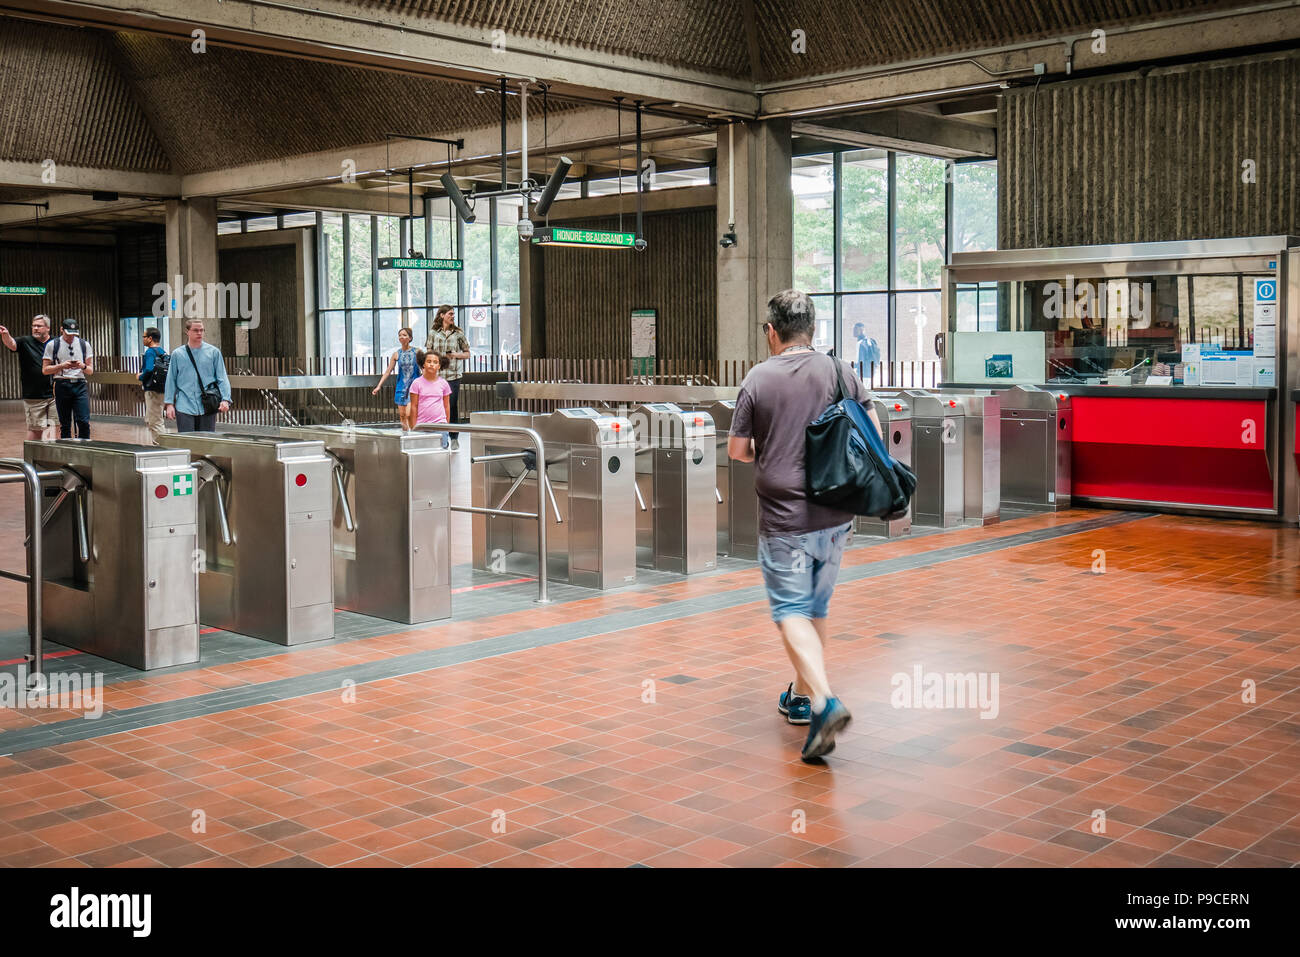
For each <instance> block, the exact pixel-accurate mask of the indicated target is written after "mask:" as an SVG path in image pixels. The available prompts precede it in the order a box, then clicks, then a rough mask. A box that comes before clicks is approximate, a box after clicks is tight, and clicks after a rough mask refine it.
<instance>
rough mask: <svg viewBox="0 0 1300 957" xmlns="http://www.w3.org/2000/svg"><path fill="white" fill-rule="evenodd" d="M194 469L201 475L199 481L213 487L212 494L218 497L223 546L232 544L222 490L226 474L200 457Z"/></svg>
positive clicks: (213, 463) (214, 464) (206, 459)
mask: <svg viewBox="0 0 1300 957" xmlns="http://www.w3.org/2000/svg"><path fill="white" fill-rule="evenodd" d="M194 468H195V469H196V470H197V471H198V473H199V481H200V482H201V483H202V484H204V485H209V484H210V485H211V486H212V492H213V494H214V495H216V497H217V519H218V520H219V522H220V524H221V544H222V545H229V544H230V541H231V539H230V518H229V517H228V516H227V515H226V496H225V493H223V492H222V490H221V482H222V479H224V478H225V473H223V472H222V471H221V469H220V468H218V467H217V463H216V462H213V461H212V460H211V459H209V458H207V457H200V458H197V459H195V460H194Z"/></svg>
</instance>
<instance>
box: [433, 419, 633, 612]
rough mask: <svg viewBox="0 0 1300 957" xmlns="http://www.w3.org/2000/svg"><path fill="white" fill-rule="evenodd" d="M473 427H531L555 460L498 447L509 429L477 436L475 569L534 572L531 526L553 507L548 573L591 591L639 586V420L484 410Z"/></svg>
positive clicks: (474, 443) (472, 445) (474, 462)
mask: <svg viewBox="0 0 1300 957" xmlns="http://www.w3.org/2000/svg"><path fill="white" fill-rule="evenodd" d="M470 424H471V425H472V426H476V427H483V428H489V427H491V428H493V429H506V430H507V433H506V434H508V433H509V432H510V431H513V432H514V433H515V434H518V433H519V432H520V431H521V430H525V429H526V430H529V431H531V432H534V433H535V434H537V435H538V436H539V437H540V438H541V439H543V440H544V441H545V449H546V454H547V458H546V459H545V460H540V459H539V458H538V457H537V456H536V455H534V454H533V453H532V452H531V451H523V452H520V451H515V450H512V449H511V448H509V447H508V446H506V445H503V444H501V443H500V442H498V438H499V436H500V435H502V433H495V434H494V433H492V432H489V433H485V434H483V435H482V436H481V437H473V438H472V439H471V443H470V448H471V458H470V461H471V463H472V465H473V480H472V501H473V503H474V505H475V506H476V514H475V517H474V567H475V568H479V569H483V570H487V571H495V572H502V573H505V572H511V571H520V570H524V569H529V570H531V568H532V567H533V564H534V563H535V562H537V556H538V554H539V553H538V552H536V551H534V550H533V549H532V545H533V543H534V542H535V541H536V538H535V537H534V536H533V535H530V534H529V529H528V527H527V522H526V520H527V519H531V518H533V517H535V515H536V514H537V513H538V512H540V510H541V509H542V508H544V507H545V505H546V504H547V503H549V505H550V508H551V514H552V516H553V520H552V521H551V522H548V523H547V539H546V543H547V552H546V554H547V559H548V561H547V565H548V572H549V574H551V575H554V576H556V577H561V578H564V579H565V580H567V581H568V582H569V584H572V585H581V586H583V587H586V588H616V587H618V586H620V585H626V584H630V583H632V582H633V581H635V580H636V562H635V554H636V553H635V550H634V549H635V537H634V528H635V524H634V520H633V516H632V512H633V510H634V509H635V507H636V506H635V505H634V504H633V503H634V500H635V494H636V486H635V478H634V448H635V447H634V441H635V439H634V432H633V429H632V424H631V422H629V421H628V420H627V419H625V418H622V417H620V416H615V415H606V414H602V413H600V412H597V411H596V410H594V409H589V408H578V409H558V410H556V411H555V412H552V413H549V414H533V413H529V412H476V413H474V414H473V415H472V416H471V417H470ZM422 428H423V427H422ZM447 431H450V429H448V430H447ZM471 436H473V432H471ZM507 505H508V506H511V508H510V509H507V508H506V506H507ZM491 506H495V507H494V508H493V507H491ZM519 509H523V510H529V509H533V510H537V511H522V512H520V511H518V510H519ZM539 564H540V563H539Z"/></svg>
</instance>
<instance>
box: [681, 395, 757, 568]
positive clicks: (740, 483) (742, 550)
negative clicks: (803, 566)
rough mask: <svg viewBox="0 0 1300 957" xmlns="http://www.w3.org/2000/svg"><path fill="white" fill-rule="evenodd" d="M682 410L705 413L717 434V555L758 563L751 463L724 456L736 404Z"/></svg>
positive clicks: (725, 402)
mask: <svg viewBox="0 0 1300 957" xmlns="http://www.w3.org/2000/svg"><path fill="white" fill-rule="evenodd" d="M685 408H686V409H687V410H688V411H693V410H696V409H698V410H700V411H703V412H706V413H708V415H709V417H710V418H711V419H713V427H714V429H715V430H716V431H715V437H716V440H717V441H716V442H715V443H714V444H715V446H716V447H717V452H716V453H715V454H716V456H717V468H718V474H717V480H716V481H715V483H714V484H715V486H716V487H717V489H718V495H719V496H720V497H721V499H722V501H720V502H718V554H719V555H730V556H731V557H732V558H743V559H746V560H748V561H758V492H757V491H755V489H754V463H753V462H733V461H731V457H730V456H729V455H727V442H728V441H729V440H730V438H731V418H732V416H733V415H735V412H736V400H735V399H718V400H716V401H713V402H705V403H699V404H693V405H690V406H686V407H685Z"/></svg>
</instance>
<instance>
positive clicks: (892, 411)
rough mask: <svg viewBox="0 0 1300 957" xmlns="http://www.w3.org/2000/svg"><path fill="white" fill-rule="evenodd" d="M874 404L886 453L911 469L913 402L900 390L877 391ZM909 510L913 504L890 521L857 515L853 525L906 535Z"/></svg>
mask: <svg viewBox="0 0 1300 957" xmlns="http://www.w3.org/2000/svg"><path fill="white" fill-rule="evenodd" d="M873 405H874V407H875V410H876V417H877V418H878V419H880V428H881V430H882V431H883V432H884V438H885V447H886V448H887V449H888V450H889V454H890V455H892V456H893V457H894V458H895V459H897V460H898V461H899V462H902V463H903V464H904V465H906V466H907V467H908V468H912V404H911V402H910V401H909V399H908V397H907V396H906V395H904V394H903V393H897V394H894V395H879V394H878V395H877V396H876V398H875V400H874V403H873ZM918 486H919V481H918ZM918 490H919V489H918ZM912 509H913V503H911V502H909V503H908V505H907V513H906V514H905V515H903V516H902V517H901V518H896V519H894V520H892V521H889V522H886V521H884V520H883V519H879V518H872V517H871V516H869V515H859V516H857V517H856V518H855V519H854V524H853V527H854V530H855V531H858V532H862V533H863V534H864V535H883V536H884V537H886V538H897V537H899V536H900V535H907V534H908V533H910V532H911V531H912Z"/></svg>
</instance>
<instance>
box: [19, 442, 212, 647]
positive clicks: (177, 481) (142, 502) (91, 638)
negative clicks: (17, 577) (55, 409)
mask: <svg viewBox="0 0 1300 957" xmlns="http://www.w3.org/2000/svg"><path fill="white" fill-rule="evenodd" d="M23 455H24V457H25V458H26V459H27V461H28V462H30V463H31V464H32V465H33V466H34V467H36V468H38V469H41V470H49V471H43V472H42V474H50V473H51V472H52V473H53V475H52V476H51V478H50V479H49V481H52V482H57V483H58V487H57V488H49V489H48V490H47V491H48V492H50V493H53V495H54V500H53V502H52V503H51V504H50V506H49V507H48V508H47V509H46V510H45V514H44V516H43V517H42V519H41V523H42V525H44V526H45V529H44V542H43V549H42V552H43V554H42V561H41V572H42V576H43V579H44V580H43V585H42V591H43V595H42V603H41V605H42V607H41V609H40V611H41V612H43V615H44V618H43V628H44V632H45V635H46V636H48V637H49V638H52V639H54V640H56V641H58V642H59V643H60V644H64V645H67V646H68V647H70V648H77V649H80V650H82V651H86V652H89V653H91V654H94V655H98V656H99V657H101V658H108V659H110V660H112V661H120V662H121V663H123V664H126V665H130V666H131V667H133V668H139V669H141V670H146V671H147V670H149V669H152V668H165V667H168V666H170V665H179V664H188V663H191V662H195V661H198V660H199V627H198V568H197V566H196V563H195V555H196V536H197V509H196V507H195V501H196V496H195V491H196V488H195V486H196V484H197V483H196V478H197V476H196V472H195V469H194V468H193V467H192V466H191V465H190V462H189V456H188V455H186V454H185V453H184V452H178V451H171V450H169V449H159V448H155V447H153V446H147V445H130V444H127V443H123V442H102V441H98V440H91V439H87V440H77V441H68V440H48V441H42V440H37V441H32V440H28V441H27V442H25V443H24V444H23ZM55 476H56V477H55Z"/></svg>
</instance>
